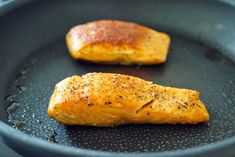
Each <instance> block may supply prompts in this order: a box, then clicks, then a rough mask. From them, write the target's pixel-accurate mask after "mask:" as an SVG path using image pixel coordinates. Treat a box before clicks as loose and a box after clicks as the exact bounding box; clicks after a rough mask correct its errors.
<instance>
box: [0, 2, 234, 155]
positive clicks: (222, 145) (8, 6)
mask: <svg viewBox="0 0 235 157" xmlns="http://www.w3.org/2000/svg"><path fill="white" fill-rule="evenodd" d="M32 1H36V0H19V1H14V0H10V1H9V2H7V3H5V4H4V5H2V6H0V9H2V8H4V9H3V10H1V12H0V16H2V15H4V14H5V13H7V12H9V11H12V10H14V9H15V8H17V7H19V6H21V5H24V4H27V3H29V2H32ZM217 1H218V0H217ZM1 137H3V138H2V139H3V140H4V137H7V138H11V139H13V140H14V141H18V142H20V143H28V144H29V145H31V146H35V147H40V148H41V149H42V150H51V151H56V152H58V153H61V154H63V155H74V156H75V155H82V156H100V157H101V156H102V157H103V156H114V157H118V156H122V157H129V156H136V157H153V156H154V157H160V156H161V157H170V156H172V157H173V156H188V155H192V154H193V155H194V156H196V155H202V154H207V153H209V152H213V153H215V150H216V151H217V152H219V151H220V150H224V149H226V148H228V147H229V146H230V147H232V146H235V136H233V137H231V138H228V139H224V140H221V141H219V142H216V143H211V144H206V145H202V146H198V147H194V148H187V149H183V150H172V151H163V152H146V153H118V152H108V151H98V150H89V149H83V148H74V147H67V146H64V145H59V144H55V143H50V142H48V141H45V140H43V139H40V138H37V137H33V136H30V135H28V134H25V133H23V132H21V131H18V130H16V129H14V128H12V127H11V126H9V125H7V124H6V123H4V122H3V121H1V120H0V138H1ZM5 143H6V144H7V142H5Z"/></svg>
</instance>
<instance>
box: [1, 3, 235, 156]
mask: <svg viewBox="0 0 235 157" xmlns="http://www.w3.org/2000/svg"><path fill="white" fill-rule="evenodd" d="M7 1H9V0H0V5H3V4H4V3H5V2H7ZM220 1H223V2H226V3H228V4H230V5H234V6H235V0H220ZM0 157H22V156H20V155H19V154H17V153H16V152H14V151H13V150H11V149H10V148H9V147H8V146H6V145H5V144H4V143H3V142H2V140H1V138H0Z"/></svg>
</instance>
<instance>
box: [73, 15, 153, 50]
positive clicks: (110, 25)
mask: <svg viewBox="0 0 235 157" xmlns="http://www.w3.org/2000/svg"><path fill="white" fill-rule="evenodd" d="M71 31H72V33H76V34H77V35H78V36H79V37H80V38H81V40H83V41H84V42H86V43H89V44H97V43H102V42H107V43H112V44H133V46H134V45H135V44H136V42H137V41H138V40H140V39H143V38H149V37H150V36H149V35H148V33H147V32H148V29H147V28H146V27H143V26H141V25H138V24H136V23H132V22H121V21H111V20H100V21H95V22H89V23H87V24H83V25H79V26H76V27H74V28H73V29H72V30H71Z"/></svg>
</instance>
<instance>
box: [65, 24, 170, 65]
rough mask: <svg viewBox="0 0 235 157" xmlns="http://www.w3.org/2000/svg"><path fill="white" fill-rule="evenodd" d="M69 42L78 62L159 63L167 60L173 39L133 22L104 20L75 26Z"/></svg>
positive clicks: (71, 52)
mask: <svg viewBox="0 0 235 157" xmlns="http://www.w3.org/2000/svg"><path fill="white" fill-rule="evenodd" d="M66 41H67V46H68V49H69V52H70V54H71V55H72V57H73V58H75V59H83V60H87V61H93V62H105V63H120V64H133V63H134V64H156V63H162V62H165V61H166V57H167V52H168V47H169V44H170V37H169V36H168V35H167V34H164V33H160V32H157V31H154V30H152V29H150V28H147V27H144V26H141V25H138V24H136V23H132V22H122V21H111V20H100V21H94V22H89V23H87V24H83V25H78V26H76V27H73V28H72V29H71V30H70V31H69V32H68V34H67V36H66Z"/></svg>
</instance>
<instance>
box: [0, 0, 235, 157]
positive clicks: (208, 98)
mask: <svg viewBox="0 0 235 157" xmlns="http://www.w3.org/2000/svg"><path fill="white" fill-rule="evenodd" d="M98 19H119V20H125V21H133V22H137V23H140V24H143V25H146V26H148V27H151V28H153V29H156V30H159V31H162V32H166V33H168V34H170V36H171V38H172V43H171V47H170V50H169V55H168V60H167V62H166V63H165V64H161V65H151V66H135V65H133V66H121V65H110V66H109V65H99V64H91V63H83V62H80V61H74V60H73V59H72V58H71V57H70V56H69V55H68V52H67V49H66V44H65V34H66V33H67V31H68V30H69V29H70V28H71V27H72V26H74V25H77V24H81V23H86V22H88V21H92V20H98ZM94 71H95V72H96V71H99V72H113V73H124V74H129V75H133V76H138V77H140V78H144V79H146V80H150V81H153V82H155V83H157V84H161V85H166V86H174V87H180V88H190V89H196V90H199V91H200V92H201V98H202V100H203V101H204V102H205V104H206V106H207V108H208V110H209V112H210V116H211V120H210V122H209V123H202V124H197V125H147V124H146V125H124V126H119V127H113V128H94V127H84V126H63V125H60V124H58V123H57V122H55V121H54V120H52V119H51V118H49V117H48V115H47V112H46V111H47V105H48V101H49V98H50V95H51V94H52V92H53V88H54V85H55V84H56V83H57V82H59V81H60V80H62V79H64V78H65V77H68V76H71V75H74V74H78V75H81V74H85V73H88V72H94ZM0 80H1V81H0V120H1V121H0V135H1V138H2V140H3V141H4V143H6V144H7V145H8V146H9V147H11V148H12V149H13V150H15V151H16V152H18V153H19V154H21V155H23V156H35V157H36V156H44V157H46V156H48V157H52V156H56V157H62V156H70V157H74V156H83V157H84V156H100V157H101V156H123V157H133V156H136V157H138V156H139V157H140V156H141V157H153V156H155V157H160V156H163V157H170V156H171V157H185V156H191V157H196V156H200V157H205V156H214V157H217V156H218V157H219V156H226V157H230V156H234V155H235V149H234V148H235V136H234V135H235V8H233V7H232V6H230V5H228V4H225V3H223V2H219V1H209V0H197V1H196V0H174V1H173V0H164V1H163V0H158V1H154V0H148V1H141V0H125V1H114V0H109V1H108V0H96V1H91V0H87V1H82V0H67V1H60V0H53V1H52V0H51V1H42V0H41V1H30V0H28V1H13V2H9V3H8V4H7V5H5V6H3V7H1V8H0Z"/></svg>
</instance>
